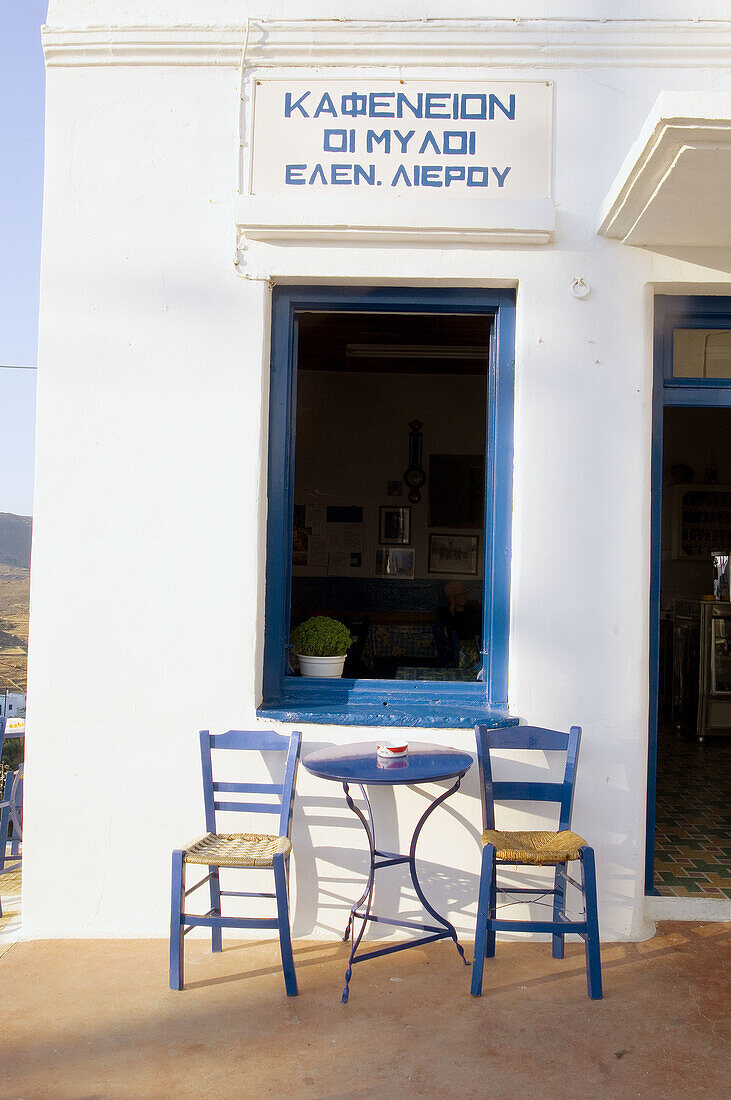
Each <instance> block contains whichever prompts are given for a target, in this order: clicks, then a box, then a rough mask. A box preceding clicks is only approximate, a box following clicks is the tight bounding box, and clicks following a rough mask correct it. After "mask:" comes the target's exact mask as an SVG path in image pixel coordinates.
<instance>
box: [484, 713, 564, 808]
mask: <svg viewBox="0 0 731 1100" xmlns="http://www.w3.org/2000/svg"><path fill="white" fill-rule="evenodd" d="M475 737H476V739H477V760H478V763H479V767H480V783H481V793H482V823H483V825H482V827H483V829H494V828H495V802H496V801H497V802H556V803H558V804H559V806H560V811H559V824H558V828H559V830H561V829H568V828H569V826H570V823H571V806H572V802H573V797H574V776H575V775H576V761H577V759H578V755H579V743H580V741H581V727H580V726H572V727H571V729H570V731H569V732H568V733H560V732H559V731H558V730H547V729H542V728H541V727H540V726H504V727H502V728H500V729H488V728H487V726H480V725H478V726H475ZM492 749H521V750H524V749H536V750H537V751H539V752H565V753H566V766H565V769H564V774H563V779H562V780H561V782H560V783H556V782H537V781H536V780H529V781H527V782H518V781H515V780H503V781H496V780H494V779H493V775H492V761H491V758H490V752H491V750H492Z"/></svg>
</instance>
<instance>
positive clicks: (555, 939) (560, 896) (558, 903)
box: [551, 863, 566, 959]
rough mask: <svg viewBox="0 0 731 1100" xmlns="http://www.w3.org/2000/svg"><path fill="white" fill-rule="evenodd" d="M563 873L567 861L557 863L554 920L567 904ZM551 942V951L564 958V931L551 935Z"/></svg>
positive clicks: (556, 957) (557, 956)
mask: <svg viewBox="0 0 731 1100" xmlns="http://www.w3.org/2000/svg"><path fill="white" fill-rule="evenodd" d="M562 873H563V874H566V864H565V863H557V864H556V877H555V880H554V883H553V885H554V888H555V890H556V893H555V894H554V895H553V919H554V921H557V920H558V917H559V914H560V913H562V912H563V910H564V904H565V902H564V895H565V892H566V883H565V882H564V880H563V878H562V877H561V875H562ZM551 943H552V948H551V953H552V955H553V957H554V959H562V958H563V944H564V937H563V933H562V932H554V933H553V935H552V937H551Z"/></svg>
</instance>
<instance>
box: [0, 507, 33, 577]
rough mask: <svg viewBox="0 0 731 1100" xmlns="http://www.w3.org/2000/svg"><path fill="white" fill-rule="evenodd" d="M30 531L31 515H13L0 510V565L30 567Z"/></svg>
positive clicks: (31, 531)
mask: <svg viewBox="0 0 731 1100" xmlns="http://www.w3.org/2000/svg"><path fill="white" fill-rule="evenodd" d="M32 533H33V519H32V517H31V516H14V515H13V514H12V512H0V565H13V566H16V567H17V568H19V569H30V540H31V535H32Z"/></svg>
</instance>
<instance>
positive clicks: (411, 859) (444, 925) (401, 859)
mask: <svg viewBox="0 0 731 1100" xmlns="http://www.w3.org/2000/svg"><path fill="white" fill-rule="evenodd" d="M461 778H462V777H461V776H459V777H458V778H457V781H456V782H455V783H454V784H453V786H451V787H449V789H448V790H446V791H444V792H443V793H442V794H441V795H440V796H439V798H436V799H435V800H434V801H433V802H432V803H431V804H430V805H429V806H428V807H427V809H426V810H425V812H424V813H423V814H422V816H421V817H420V818H419V821H418V823H417V825H416V828H415V829H414V835H413V836H412V838H411V847H410V849H409V854H408V855H407V856H405V855H399V854H398V853H396V852H382V851H380V849H378V848H376V836H375V827H374V824H373V811H372V809H371V804H370V801H369V798H368V794H367V792H366V789H365V786H363V785H362V784H360V783H359V784H358V786H359V787H360V791H361V794H362V795H363V800H364V802H365V804H366V808H367V810H368V817H367V818H366V816H365V815H364V813H363V811H362V810H361V809H360V808H359V807H358V806H356V804H355V802H354V801H353V799H352V797H351V794H350V787H349V784H348V783H343V790H344V791H345V800H346V802H347V803H348V806H349V807H350V809H351V810H352V811H353V813H354V814H355V815H356V817H358V818H359V820H360V821H361V823H362V825H363V828H364V829H365V831H366V835H367V837H368V845H369V847H370V857H371V858H370V869H369V872H368V882H367V884H366V888H365V890H364V891H363V893H362V894H361V896H360V897H359V898H358V900H357V901H356V903H355V905H354V906H353V907H352V908H351V910H350V917H349V918H348V923H347V926H346V928H345V933H344V934H343V940H344V941H347V940H348V939H349V938H350V937H351V936H352V937H353V944H352V947H351V950H350V958H349V959H348V969H347V970H346V971H345V988H344V989H343V996H342V1003H343V1004H347V1003H348V994H349V990H350V979H351V977H352V975H353V967H354V966H355V964H356V962H365V960H366V959H376V958H378V956H379V955H390V954H392V953H393V952H395V951H406V950H407V949H408V948H410V947H420V946H421V945H422V944H425V943H433V942H434V941H435V940H444V939H452V940H454V945H455V947H456V948H457V951H458V952H459V955H460V958H461V959H462V962H463V963H464V964H465V966H469V962H468V960H467V959H466V958H465V953H464V951H463V949H462V946H461V944H460V942H459V940H458V939H457V932H456V929H455V927H454V925H452V924H450V922H449V921H448V920H446V919H445V918H444V917H442V916H440V915H439V913H437V911H436V909H434V907H433V906H432V905H430V904H429V902H428V901H427V899H426V897H425V896H424V891H423V890H422V888H421V885H420V883H419V878H418V875H417V873H416V843H417V841H418V839H419V833H420V832H421V830H422V828H423V826H424V823H425V822H426V820H427V818H428V817H429V815H430V814H431V813H432V811H433V810H435V809H436V808H437V806H439V805H440V804H441V803H442V802H444V800H445V799H447V798H449V796H450V795H451V794H454V792H455V791H456V790H457V789H458V787H459V785H460V782H461ZM399 863H408V865H409V873H410V874H411V881H412V883H413V884H414V890H415V891H416V894H417V897H418V898H419V901H420V902H421V904H422V905H423V906H424V908H425V909H426V911H427V913H429V914H430V916H431V917H433V918H434V920H435V921H437V922H438V925H437V926H435V925H433V924H419V923H418V922H416V921H406V920H397V919H396V918H395V917H380V916H376V915H375V914H373V913H371V903H372V901H373V888H374V884H375V877H376V871H377V870H379V869H380V868H381V867H395V866H396V865H397V864H399ZM356 920H360V921H362V924H361V927H360V931H359V932H358V933H357V935H356V932H355V922H356ZM371 921H372V922H374V923H378V924H391V925H394V926H396V927H397V928H413V929H416V930H417V931H419V932H427V933H429V934H428V935H426V936H420V937H419V939H416V940H407V941H406V942H404V943H397V944H393V945H391V946H390V947H381V948H379V949H378V950H374V951H366V952H364V953H363V954H361V955H359V956H358V957H357V958H356V952H357V950H358V948H359V946H360V942H361V940H362V939H363V934H364V933H365V930H366V927H367V925H368V923H369V922H371Z"/></svg>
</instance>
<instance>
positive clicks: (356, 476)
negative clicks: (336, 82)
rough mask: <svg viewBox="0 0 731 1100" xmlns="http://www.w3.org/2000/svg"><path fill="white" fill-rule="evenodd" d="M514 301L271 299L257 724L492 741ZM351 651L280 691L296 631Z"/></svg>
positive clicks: (404, 296)
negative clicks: (466, 730)
mask: <svg viewBox="0 0 731 1100" xmlns="http://www.w3.org/2000/svg"><path fill="white" fill-rule="evenodd" d="M513 356H514V292H512V291H507V290H497V291H496V290H474V289H468V290H465V289H446V288H439V289H421V288H399V289H392V288H384V287H371V288H328V287H307V288H300V287H278V288H276V289H275V291H274V300H273V334H272V364H271V390H270V437H269V488H268V505H269V510H268V530H267V589H266V623H265V662H264V679H263V700H262V706H261V708H260V711H259V712H260V713H261V714H268V715H272V716H276V717H279V718H282V719H291V720H298V721H320V722H329V723H342V724H345V723H347V724H353V725H376V724H377V725H389V724H392V725H409V724H412V723H413V724H417V723H418V724H431V725H434V726H444V725H447V726H469V725H472V724H473V723H474V721H476V720H477V719H478V718H479V719H480V720H482V721H492V720H494V721H495V722H504V721H505V710H506V706H507V657H508V654H507V645H508V610H509V581H510V517H511V490H512V430H513ZM317 615H324V616H328V617H331V618H335V619H338V620H339V621H340V622H343V623H344V624H345V625H346V626H347V628H348V630H349V631H350V634H351V637H352V645H351V647H350V649H349V651H348V655H347V658H346V665H345V669H344V673H343V676H342V678H340V679H324V678H323V679H321V678H310V677H306V676H302V675H300V674H299V673H300V670H299V668H298V667H297V661H296V658H295V657H294V655H293V652H292V648H291V641H290V640H291V632H292V629H293V628H294V627H296V626H297V625H298V624H299V623H300V622H302V621H303V620H306V619H308V618H310V617H311V616H317Z"/></svg>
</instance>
